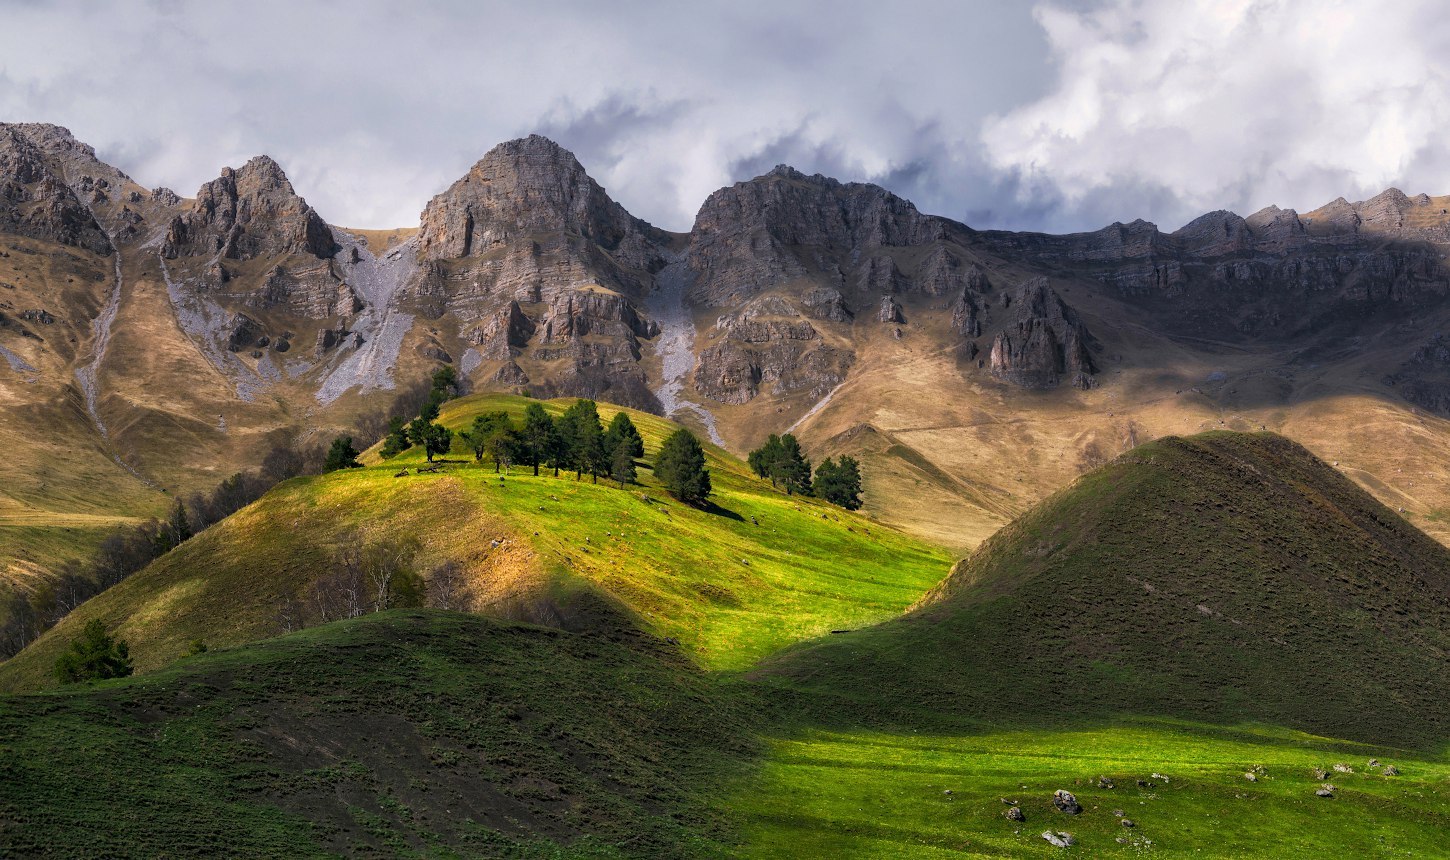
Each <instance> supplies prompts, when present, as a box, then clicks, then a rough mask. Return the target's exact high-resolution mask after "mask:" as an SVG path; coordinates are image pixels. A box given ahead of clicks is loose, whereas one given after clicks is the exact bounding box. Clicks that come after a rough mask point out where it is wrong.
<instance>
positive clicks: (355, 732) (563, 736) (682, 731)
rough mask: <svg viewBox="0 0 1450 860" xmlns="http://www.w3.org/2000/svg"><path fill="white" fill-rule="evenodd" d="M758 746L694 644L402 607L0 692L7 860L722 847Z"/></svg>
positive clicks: (0, 838) (0, 785) (605, 852)
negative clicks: (44, 687)
mask: <svg viewBox="0 0 1450 860" xmlns="http://www.w3.org/2000/svg"><path fill="white" fill-rule="evenodd" d="M754 744H755V742H754V740H753V739H752V738H751V736H750V734H749V732H748V729H747V728H746V726H745V723H744V721H743V718H742V716H741V709H740V708H739V706H738V705H736V704H735V703H734V702H732V701H731V700H728V699H727V698H726V697H724V696H722V695H721V694H720V692H719V690H718V689H717V685H715V684H714V683H713V682H712V681H711V679H710V678H708V677H707V676H706V675H704V674H703V673H701V672H700V671H699V670H698V669H696V668H694V667H693V666H691V665H690V663H689V662H688V661H687V660H685V659H683V658H682V657H681V656H680V655H679V653H678V651H677V649H672V648H668V647H663V646H661V645H658V644H652V643H651V641H650V640H648V639H642V638H640V639H635V640H633V641H623V642H622V641H612V640H610V639H608V638H606V637H602V636H597V635H588V634H572V633H565V632H562V631H559V630H554V629H549V628H542V627H536V626H529V625H518V624H510V623H503V622H497V621H492V620H489V619H486V618H482V617H479V616H471V615H464V614H461V613H447V612H438V611H432V610H415V611H399V610H394V611H391V612H386V613H382V614H378V615H371V616H366V617H363V618H358V619H353V620H350V621H344V622H337V623H333V624H329V625H325V626H321V627H317V628H313V629H309V630H306V631H303V632H300V633H294V634H292V635H290V636H285V637H282V638H278V639H273V640H269V641H267V642H263V643H258V644H254V645H249V646H245V647H242V648H237V649H233V650H228V651H222V652H209V653H206V654H202V655H198V656H195V657H189V658H187V659H185V660H183V661H181V662H180V663H177V664H175V665H173V666H171V667H169V668H167V669H166V670H163V671H161V672H157V673H155V674H152V675H147V676H141V677H136V678H131V679H126V680H124V681H112V682H105V683H102V684H100V685H97V686H94V687H68V688H66V689H64V690H61V691H54V692H47V693H39V694H30V695H26V696H7V697H0V821H4V822H5V826H4V827H0V854H3V855H4V856H27V857H29V856H39V855H46V856H67V857H79V856H88V857H138V858H140V857H145V858H153V857H209V856H233V857H321V856H334V857H335V856H339V855H343V856H351V857H357V856H377V857H403V856H430V857H434V856H449V857H451V856H459V854H458V853H456V852H461V853H462V854H463V855H466V856H506V857H515V858H564V857H581V858H583V857H617V856H620V853H619V850H618V849H617V848H614V847H610V846H616V845H624V846H627V847H628V849H629V851H630V852H631V853H633V854H634V855H635V856H652V857H678V856H712V855H715V854H718V853H722V851H721V849H720V843H719V841H718V840H720V838H721V837H722V835H724V834H725V830H724V828H723V826H722V823H721V819H720V816H719V815H718V814H717V813H714V812H712V811H710V810H709V809H708V808H707V806H706V805H705V803H704V798H703V797H702V793H703V792H702V787H703V786H705V785H709V784H714V783H715V782H718V780H719V779H720V778H721V777H722V776H724V775H727V774H730V773H732V772H734V771H736V770H738V769H739V768H740V766H741V764H742V763H743V762H744V760H745V757H746V755H747V754H749V753H750V752H751V751H752V749H753V747H754ZM100 773H104V777H103V778H97V776H98V774H100Z"/></svg>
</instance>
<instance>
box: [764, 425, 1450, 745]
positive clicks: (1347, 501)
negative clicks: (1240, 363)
mask: <svg viewBox="0 0 1450 860" xmlns="http://www.w3.org/2000/svg"><path fill="white" fill-rule="evenodd" d="M1447 650H1450V552H1447V551H1446V550H1445V548H1444V547H1443V546H1441V545H1440V544H1439V543H1438V542H1436V541H1434V540H1432V539H1430V538H1429V537H1427V536H1426V535H1425V534H1423V533H1422V532H1420V531H1418V530H1417V529H1415V528H1414V527H1413V526H1411V525H1410V524H1408V523H1406V522H1405V521H1404V520H1403V519H1402V518H1401V517H1399V516H1397V515H1396V514H1395V513H1394V512H1393V511H1390V510H1389V509H1387V508H1385V507H1384V506H1383V505H1381V504H1379V503H1378V502H1376V501H1375V500H1374V499H1373V498H1372V497H1370V496H1369V495H1368V494H1367V493H1365V492H1364V491H1363V490H1361V489H1359V488H1358V487H1357V486H1356V485H1355V484H1353V483H1352V482H1351V481H1349V480H1348V479H1346V478H1344V477H1343V476H1342V475H1340V474H1339V473H1338V472H1336V471H1335V470H1334V469H1332V468H1331V467H1329V466H1328V465H1327V464H1325V463H1324V462H1322V461H1320V460H1318V459H1316V458H1315V457H1313V456H1312V455H1310V454H1309V453H1308V452H1307V451H1305V450H1304V449H1303V448H1302V447H1300V446H1298V445H1296V444H1294V443H1293V442H1290V441H1289V440H1287V439H1284V438H1282V437H1279V436H1276V435H1273V434H1265V433H1257V434H1237V433H1207V434H1203V435H1199V436H1193V437H1188V438H1176V437H1170V438H1166V439H1161V440H1158V441H1155V442H1152V443H1149V444H1146V445H1142V446H1140V447H1138V448H1137V449H1135V450H1134V451H1132V452H1131V453H1129V454H1126V455H1124V456H1122V457H1120V458H1118V459H1117V460H1116V461H1114V462H1113V463H1111V464H1109V465H1107V466H1105V467H1102V468H1099V469H1097V470H1094V471H1092V472H1090V473H1088V474H1087V475H1085V476H1083V477H1082V478H1080V479H1079V480H1078V481H1076V482H1075V483H1074V484H1073V485H1072V486H1070V487H1068V488H1067V489H1065V490H1063V491H1061V492H1060V493H1058V494H1057V495H1055V496H1053V497H1052V498H1050V499H1048V500H1047V501H1046V502H1044V503H1043V504H1041V505H1039V506H1038V507H1037V508H1035V509H1034V510H1033V511H1032V512H1031V513H1029V514H1028V515H1026V516H1024V517H1022V518H1020V519H1019V520H1017V521H1016V522H1014V523H1013V524H1012V525H1011V526H1009V527H1007V528H1005V529H1003V530H1002V531H1001V532H999V533H998V534H996V535H994V536H993V537H992V538H991V539H989V540H988V541H987V542H986V543H984V544H983V546H982V547H981V548H980V549H979V550H978V551H977V552H976V553H975V554H973V555H972V556H971V557H969V558H968V559H966V560H964V561H962V562H959V563H958V564H957V566H956V567H955V568H954V569H953V571H952V574H951V576H949V577H948V578H947V579H946V580H944V581H943V582H942V583H941V584H940V585H938V586H937V587H936V588H934V589H933V591H932V592H931V593H930V594H929V595H928V596H927V597H926V598H924V599H923V600H922V601H921V603H920V604H918V605H917V606H916V607H915V608H913V610H912V611H911V612H910V613H908V614H907V615H906V616H904V617H903V618H901V619H898V620H894V621H891V622H887V623H885V624H882V625H879V626H877V627H873V628H871V629H868V630H863V631H859V632H856V633H852V634H850V635H847V636H838V637H832V638H830V639H829V640H820V641H817V642H814V643H809V644H806V645H802V646H800V647H798V648H795V649H791V650H789V651H787V652H786V653H785V654H783V655H781V656H779V657H778V658H775V659H773V660H771V661H769V663H768V665H767V666H766V668H764V669H763V670H761V671H762V673H763V675H764V676H765V677H766V678H767V679H770V678H772V677H774V678H776V679H779V680H782V681H783V682H785V683H787V684H788V686H790V687H791V688H792V689H796V690H807V691H810V692H812V693H814V694H820V695H823V696H825V697H827V699H828V700H829V701H831V702H835V703H837V704H838V705H839V707H840V708H843V709H848V710H849V709H850V708H851V707H852V705H853V704H854V705H858V706H859V708H860V710H861V711H862V712H863V713H866V714H869V715H870V717H871V718H872V719H873V720H883V721H886V722H890V721H892V720H903V721H906V722H907V723H909V724H910V725H913V726H918V727H924V726H956V727H963V726H978V727H981V726H985V725H992V724H1000V723H1003V722H1006V723H1013V724H1019V725H1064V724H1067V725H1071V724H1073V723H1075V722H1080V721H1084V720H1101V719H1109V718H1112V717H1114V716H1116V715H1125V714H1126V715H1134V716H1162V717H1172V718H1177V719H1195V720H1200V721H1205V722H1212V723H1217V724H1223V725H1235V724H1239V723H1244V722H1259V723H1266V724H1272V725H1280V726H1286V727H1292V728H1296V729H1300V730H1304V731H1310V732H1316V733H1320V734H1327V735H1332V736H1334V737H1340V738H1346V739H1350V740H1360V741H1366V742H1373V743H1381V744H1383V743H1396V744H1402V745H1405V746H1411V747H1415V746H1424V745H1426V744H1430V745H1433V744H1435V743H1438V742H1441V741H1443V739H1444V738H1445V737H1446V735H1447V734H1450V713H1447V712H1446V710H1445V709H1444V702H1445V701H1446V700H1447V696H1450V676H1447V675H1446V673H1445V671H1444V667H1445V660H1446V653H1447Z"/></svg>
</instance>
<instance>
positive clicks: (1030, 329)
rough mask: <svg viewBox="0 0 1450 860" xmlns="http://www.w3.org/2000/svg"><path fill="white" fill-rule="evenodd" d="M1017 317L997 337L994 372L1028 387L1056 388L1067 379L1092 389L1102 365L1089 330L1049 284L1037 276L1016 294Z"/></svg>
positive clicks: (1011, 305) (1071, 382)
mask: <svg viewBox="0 0 1450 860" xmlns="http://www.w3.org/2000/svg"><path fill="white" fill-rule="evenodd" d="M1009 307H1012V308H1014V309H1015V310H1016V321H1015V322H1014V323H1013V324H1012V325H1010V326H1008V327H1007V328H1005V329H1003V330H1002V331H1000V332H998V333H997V336H996V338H995V339H994V340H993V341H992V351H991V358H990V367H991V370H992V375H993V376H996V377H997V378H998V379H1002V380H1005V381H1007V382H1011V383H1013V384H1015V385H1019V386H1021V387H1023V388H1032V389H1044V388H1055V387H1056V386H1057V385H1058V384H1059V383H1061V382H1064V381H1066V382H1067V383H1069V384H1070V385H1072V386H1073V387H1074V388H1091V387H1092V386H1093V374H1094V373H1096V372H1097V368H1096V367H1095V366H1094V364H1093V359H1092V354H1091V353H1090V352H1089V351H1088V343H1089V340H1090V335H1089V334H1088V332H1087V329H1086V328H1084V327H1083V325H1082V323H1081V322H1080V321H1079V320H1078V318H1077V314H1076V313H1074V312H1073V310H1072V308H1070V307H1068V306H1067V304H1066V303H1064V302H1063V301H1062V299H1061V297H1059V296H1058V295H1057V293H1056V292H1054V291H1053V289H1052V287H1051V286H1049V285H1048V282H1047V279H1046V278H1034V279H1032V280H1030V281H1028V282H1027V283H1025V284H1023V285H1022V287H1021V288H1020V289H1019V290H1018V291H1017V292H1016V293H1015V294H1013V296H1012V299H1011V302H1010V304H1009Z"/></svg>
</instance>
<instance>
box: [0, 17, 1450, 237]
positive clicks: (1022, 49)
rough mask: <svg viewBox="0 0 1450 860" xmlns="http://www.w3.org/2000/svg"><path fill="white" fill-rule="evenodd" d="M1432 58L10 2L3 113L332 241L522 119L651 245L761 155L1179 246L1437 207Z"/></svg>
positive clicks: (1194, 24)
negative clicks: (283, 207)
mask: <svg viewBox="0 0 1450 860" xmlns="http://www.w3.org/2000/svg"><path fill="white" fill-rule="evenodd" d="M1442 19H1443V20H1442ZM1447 57H1450V17H1447V16H1442V15H1441V14H1440V9H1439V6H1438V4H1433V3H1430V2H1414V3H1412V2H1403V0H1400V1H1399V2H1380V3H1375V4H1367V3H1348V2H1336V0H1304V2H1249V0H1213V2H1208V0H1153V2H1149V0H1074V2H1073V5H1063V4H1062V3H1060V2H1059V3H1048V4H1040V5H1039V6H1037V7H1035V8H1034V7H1031V6H1028V5H1026V4H1024V3H1020V2H1017V0H901V2H894V3H889V4H888V3H880V2H875V0H808V2H799V3H780V2H778V0H733V2H728V3H727V2H714V3H706V2H701V3H676V2H666V0H657V2H649V1H648V0H620V2H617V3H612V4H600V3H596V2H592V0H559V2H555V3H549V4H539V3H534V4H518V3H505V2H491V3H483V2H474V0H452V2H443V0H437V2H432V3H419V4H397V3H388V2H385V0H349V2H343V0H321V1H320V2H312V3H297V2H294V0H251V2H236V0H234V2H209V3H177V2H165V0H157V2H152V3H149V4H140V3H126V4H95V3H91V2H89V0H35V2H14V0H12V2H11V3H9V4H7V5H6V7H5V11H4V25H3V26H0V119H5V120H34V121H49V122H57V123H60V124H63V125H67V126H69V127H70V128H71V129H72V130H73V131H74V132H75V133H76V134H77V135H78V136H80V137H81V138H82V139H84V140H86V141H88V142H90V143H92V144H93V145H95V146H96V147H97V149H98V150H99V151H100V153H101V155H102V156H103V157H105V158H107V159H108V160H110V161H112V162H113V163H116V164H117V165H118V166H119V167H121V168H122V169H124V170H126V171H127V172H129V173H131V174H132V175H133V176H135V178H136V179H138V180H139V181H141V182H143V183H145V184H148V185H169V186H172V187H173V188H174V189H175V190H177V191H178V192H180V193H182V194H190V193H192V192H194V190H195V189H196V188H197V186H199V185H200V184H201V183H202V182H203V181H205V180H207V179H210V178H212V177H214V176H215V175H216V173H217V170H218V169H219V168H220V167H221V166H222V165H224V164H232V165H236V164H239V163H241V162H242V161H245V160H246V159H247V158H248V157H250V156H252V155H256V154H258V153H263V152H265V153H267V154H269V155H271V156H273V157H274V158H276V159H277V160H278V161H279V162H280V163H281V164H282V165H283V167H284V168H285V169H286V170H287V172H288V175H289V176H291V177H292V179H293V182H294V184H295V185H296V186H297V188H298V190H299V191H300V192H301V193H302V194H303V195H305V196H306V197H307V198H308V200H309V201H310V202H311V203H312V204H313V205H315V206H317V208H318V209H319V211H321V212H322V214H323V215H324V217H326V218H328V219H329V220H331V221H334V222H336V223H341V224H344V225H349V226H365V227H366V226H392V225H398V224H411V223H416V219H417V214H418V212H419V210H420V209H421V208H422V206H423V205H424V203H426V202H427V200H428V198H429V197H431V196H432V195H433V194H436V193H437V192H439V191H441V190H442V189H443V188H445V187H446V186H447V185H448V184H449V183H450V182H452V181H453V180H454V179H456V178H457V177H458V176H460V175H462V173H463V172H464V171H465V170H467V168H468V166H469V165H470V164H472V163H473V162H474V161H475V160H476V159H477V158H478V157H479V156H481V155H482V154H483V153H484V152H485V151H486V150H487V149H488V148H489V147H491V146H493V145H494V144H496V143H498V142H500V141H503V140H506V139H509V138H512V137H517V136H519V135H523V134H528V133H530V132H533V131H542V132H544V133H548V134H550V135H551V136H554V137H555V138H556V139H558V140H559V141H560V142H561V143H562V144H564V145H565V146H567V147H569V148H571V149H573V150H574V151H575V152H576V153H577V154H578V155H579V157H580V160H581V161H582V162H583V163H584V166H585V167H586V168H588V169H589V171H590V173H591V174H592V175H593V176H594V177H595V178H596V179H598V180H599V181H600V182H601V183H602V184H604V185H605V186H606V187H607V188H608V189H609V191H610V193H611V194H612V195H613V196H615V197H616V199H618V200H619V201H620V202H621V203H623V204H624V205H625V206H626V207H627V208H629V209H630V210H631V211H632V212H634V213H635V214H637V215H639V216H641V217H643V218H646V219H648V220H650V221H653V222H654V223H656V224H659V225H660V226H664V227H668V228H670V229H677V230H678V229H688V227H689V225H690V223H691V222H692V220H693V217H694V214H695V211H696V209H697V207H698V206H699V204H700V203H701V202H702V201H703V199H704V198H705V196H706V195H708V194H709V193H710V192H711V191H713V190H715V189H716V188H718V187H720V186H721V185H725V184H728V183H730V182H734V181H738V180H741V179H746V178H749V177H750V176H752V175H755V174H756V173H759V172H763V171H764V170H768V169H769V168H770V167H771V166H773V165H774V164H775V163H777V162H788V163H791V164H793V165H794V166H796V167H798V168H800V169H802V170H805V171H807V172H814V171H820V172H823V173H827V174H830V175H834V176H837V177H838V178H841V179H844V180H863V181H877V182H880V183H881V184H883V185H886V186H887V187H888V188H891V189H892V190H894V191H896V192H898V193H900V194H902V195H904V196H906V197H909V198H911V199H912V200H914V201H915V202H916V203H917V204H918V206H920V207H921V208H922V209H923V210H925V211H929V212H937V213H941V214H944V215H948V216H951V217H954V218H959V219H962V220H966V221H967V222H968V223H970V224H973V225H974V226H1000V227H1013V228H1019V229H1023V228H1030V229H1088V228H1093V227H1097V226H1101V225H1102V224H1105V223H1108V222H1110V221H1113V220H1124V221H1127V220H1131V219H1132V218H1135V217H1140V216H1141V217H1145V218H1149V219H1151V220H1155V221H1157V222H1159V223H1160V224H1162V225H1163V226H1164V227H1166V228H1169V229H1171V228H1173V227H1176V226H1177V225H1178V224H1181V223H1183V222H1184V221H1187V220H1188V219H1189V218H1191V217H1193V216H1195V215H1197V214H1199V213H1200V212H1202V211H1206V210H1210V209H1217V208H1234V209H1237V210H1240V211H1243V212H1249V211H1253V210H1254V209H1257V208H1259V207H1261V206H1263V205H1266V204H1268V203H1271V202H1273V203H1278V204H1280V205H1288V206H1297V207H1299V208H1313V207H1314V206H1317V205H1319V204H1321V203H1324V202H1326V201H1328V200H1330V199H1332V198H1334V197H1336V196H1338V195H1341V194H1343V195H1345V196H1347V197H1351V198H1354V197H1366V196H1369V195H1372V194H1374V193H1376V192H1378V191H1379V190H1381V189H1382V188H1383V187H1385V186H1386V185H1390V184H1399V185H1402V186H1404V187H1405V190H1406V191H1409V192H1411V193H1414V192H1417V191H1420V190H1424V191H1428V192H1431V193H1435V192H1450V157H1447V156H1446V154H1445V153H1446V149H1445V147H1443V146H1442V145H1441V144H1440V142H1439V140H1438V137H1437V135H1438V133H1439V130H1440V129H1442V128H1446V127H1447V126H1450V123H1447V119H1450V106H1447V101H1450V84H1447V77H1450V76H1447V60H1446V59H1445V58H1447Z"/></svg>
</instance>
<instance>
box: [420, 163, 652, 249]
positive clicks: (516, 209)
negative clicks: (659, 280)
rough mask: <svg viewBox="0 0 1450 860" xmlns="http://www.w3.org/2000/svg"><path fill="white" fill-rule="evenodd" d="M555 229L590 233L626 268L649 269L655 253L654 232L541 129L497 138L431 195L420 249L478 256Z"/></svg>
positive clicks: (579, 234)
mask: <svg viewBox="0 0 1450 860" xmlns="http://www.w3.org/2000/svg"><path fill="white" fill-rule="evenodd" d="M556 233H565V234H568V235H571V236H574V237H578V238H580V239H585V240H588V241H589V242H591V243H593V244H595V245H598V246H599V247H600V248H601V249H603V251H604V252H605V253H607V254H609V255H610V256H612V257H613V258H614V259H615V260H617V261H618V262H620V263H621V264H622V265H625V266H629V267H634V268H640V269H643V268H648V267H649V266H650V265H651V263H652V262H653V261H654V260H655V259H656V257H657V255H658V252H657V250H656V249H655V248H654V247H653V245H652V242H653V241H654V240H656V239H657V238H658V235H659V231H657V230H655V229H654V228H652V227H650V226H649V225H648V224H646V223H644V222H643V221H640V220H639V219H638V218H635V217H633V216H632V215H630V214H629V213H628V212H626V211H624V207H622V206H620V205H619V204H618V203H615V202H614V201H613V200H611V199H610V198H609V195H607V194H605V193H604V189H603V188H601V187H600V186H599V184H598V183H597V182H595V181H594V180H593V179H590V178H589V175H588V174H587V173H585V172H584V168H583V166H581V165H580V164H579V161H578V159H576V158H575V157H574V155H573V153H571V152H569V151H568V150H566V149H564V148H563V147H561V146H559V145H558V144H557V143H555V142H553V141H552V140H549V139H548V138H545V137H540V136H539V135H531V136H529V137H526V138H522V139H520V140H512V141H509V142H508V143H503V144H499V145H498V146H496V147H494V148H493V149H492V150H490V151H489V153H488V154H487V155H485V156H484V157H483V158H482V159H481V160H479V162H478V163H477V164H475V165H473V167H472V168H471V169H470V170H469V171H468V174H467V175H465V176H464V177H463V178H462V179H460V180H458V181H457V182H455V183H453V185H452V186H450V187H449V188H448V190H447V191H445V192H443V193H442V194H439V195H438V196H437V197H434V198H433V199H432V200H431V201H429V203H428V205H427V207H426V208H424V210H423V214H422V227H421V230H420V231H419V233H418V255H419V257H420V258H422V259H426V260H432V259H457V258H460V257H473V256H483V255H486V254H488V253H490V252H491V251H493V250H495V249H497V248H500V247H509V246H512V245H514V244H515V243H517V242H519V241H520V240H524V239H530V238H532V237H533V236H534V235H535V234H556Z"/></svg>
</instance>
